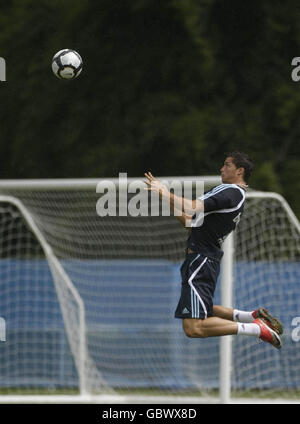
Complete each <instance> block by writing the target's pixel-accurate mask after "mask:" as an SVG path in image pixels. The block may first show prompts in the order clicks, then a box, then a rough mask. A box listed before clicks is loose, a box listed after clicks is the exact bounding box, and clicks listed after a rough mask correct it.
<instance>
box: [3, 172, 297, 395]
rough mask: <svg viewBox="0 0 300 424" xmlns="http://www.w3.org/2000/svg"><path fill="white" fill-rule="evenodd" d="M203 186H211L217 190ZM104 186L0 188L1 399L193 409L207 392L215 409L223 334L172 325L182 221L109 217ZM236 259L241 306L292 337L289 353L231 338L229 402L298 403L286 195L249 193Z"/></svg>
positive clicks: (70, 183) (10, 184)
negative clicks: (260, 310)
mask: <svg viewBox="0 0 300 424" xmlns="http://www.w3.org/2000/svg"><path fill="white" fill-rule="evenodd" d="M177 179H178V177H177ZM183 179H188V177H183V178H182V180H183ZM198 179H199V180H201V177H198ZM202 179H204V181H205V186H206V189H207V188H209V187H210V186H212V185H217V184H218V183H219V182H220V181H219V179H218V178H217V177H215V178H205V177H202ZM178 180H180V179H178ZM111 182H112V183H113V184H117V181H116V180H111ZM96 186H97V181H95V180H79V181H78V180H66V181H63V180H58V181H57V180H53V181H47V180H45V181H43V180H41V181H6V182H5V181H3V182H1V184H0V276H1V279H0V291H1V296H0V315H1V317H2V318H3V319H4V320H5V324H6V334H5V340H2V341H1V342H0V353H1V359H2V360H1V363H0V395H3V396H2V397H5V396H6V399H7V396H8V395H9V396H15V397H16V398H17V396H25V395H28V394H32V395H53V394H55V395H62V394H65V395H69V396H74V399H75V398H76V397H78V396H79V395H81V396H99V395H100V396H109V399H112V398H113V397H115V396H116V397H118V396H122V399H123V400H124V399H125V400H126V399H131V400H134V399H136V398H138V397H144V398H145V399H146V398H147V397H150V396H155V397H156V399H158V397H160V398H162V397H163V396H167V397H171V398H172V399H176V398H177V399H180V401H182V402H184V400H187V399H189V400H190V399H191V398H193V399H195V401H201V397H202V398H203V396H207V395H208V394H209V395H210V396H212V397H214V399H215V400H216V401H218V399H219V389H220V386H221V385H222V384H224V382H222V381H220V375H222V373H221V370H220V358H221V356H222V348H221V349H220V338H208V339H188V338H187V337H186V336H185V335H184V333H183V331H182V328H181V321H180V320H176V319H174V311H175V308H176V305H177V301H178V298H179V295H180V266H181V263H182V261H183V259H184V255H185V243H186V238H187V232H186V230H185V229H184V228H183V227H182V226H181V225H180V224H179V223H178V222H177V220H176V219H175V218H174V217H167V216H120V214H118V213H117V214H116V216H99V214H98V213H97V209H96V205H97V202H98V201H99V198H100V194H99V193H97V190H96ZM116 194H118V188H117V190H116ZM130 196H132V194H131V195H130V194H129V193H128V198H127V201H130V199H131V197H130ZM117 206H118V207H120V204H118V201H117ZM233 251H234V255H232V257H231V258H230V257H229V260H231V261H232V263H231V266H232V269H233V301H234V305H235V307H237V308H238V309H245V310H253V309H255V308H257V307H266V308H268V309H269V310H270V311H271V312H272V313H273V314H275V315H276V316H278V317H279V318H280V320H281V321H282V322H283V325H284V328H285V332H284V335H283V348H282V349H281V351H277V350H276V349H274V348H273V347H272V346H270V345H267V344H266V343H262V344H259V343H258V342H257V339H256V338H252V337H249V338H247V337H240V338H239V337H233V338H232V350H231V363H229V364H227V365H226V364H225V365H223V367H224V366H227V367H230V371H231V373H230V374H229V377H228V378H229V379H230V386H231V393H232V396H235V395H236V396H239V397H240V396H244V395H246V396H252V395H253V396H255V397H262V396H269V395H271V394H272V395H274V393H276V394H277V396H279V397H283V396H286V394H287V393H288V395H289V396H293V394H295V393H297V390H300V383H299V382H300V365H299V364H300V351H299V345H298V344H297V342H298V341H299V340H300V328H299V329H297V325H298V326H300V318H299V321H297V316H298V315H300V312H299V311H300V286H299V284H298V282H299V281H300V269H299V258H300V231H299V222H298V220H297V219H296V217H295V216H294V214H293V212H292V211H291V210H290V208H289V206H288V205H287V204H286V202H285V201H284V199H283V198H282V197H281V196H279V195H276V194H270V193H258V192H255V191H252V192H249V193H248V194H247V202H246V207H245V212H244V215H243V217H242V219H241V222H240V223H239V226H238V229H237V231H236V233H235V237H234V250H233ZM224 266H226V264H224V263H223V267H224ZM221 284H222V283H221V281H220V282H219V283H218V285H217V289H216V294H215V303H216V304H217V303H219V304H220V303H221V300H222V299H221V290H220V288H221ZM225 383H226V382H225ZM227 383H228V382H227ZM157 396H158V397H157ZM0 397H1V396H0ZM104 399H105V398H104Z"/></svg>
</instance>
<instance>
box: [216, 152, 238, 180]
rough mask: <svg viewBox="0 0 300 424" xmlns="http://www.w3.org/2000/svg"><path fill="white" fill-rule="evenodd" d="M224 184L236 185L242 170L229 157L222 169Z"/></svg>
mask: <svg viewBox="0 0 300 424" xmlns="http://www.w3.org/2000/svg"><path fill="white" fill-rule="evenodd" d="M220 172H221V177H222V182H223V183H225V184H233V183H235V182H236V181H237V180H238V178H239V175H240V169H238V168H237V167H236V166H235V164H234V163H233V161H232V158H231V157H228V158H226V159H225V161H224V165H223V166H222V168H221V169H220Z"/></svg>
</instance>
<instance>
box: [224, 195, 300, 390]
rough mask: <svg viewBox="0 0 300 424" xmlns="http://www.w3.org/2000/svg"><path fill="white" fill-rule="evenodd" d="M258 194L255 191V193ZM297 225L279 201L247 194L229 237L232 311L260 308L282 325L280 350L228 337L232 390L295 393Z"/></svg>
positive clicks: (299, 376) (298, 354) (299, 289)
mask: <svg viewBox="0 0 300 424" xmlns="http://www.w3.org/2000/svg"><path fill="white" fill-rule="evenodd" d="M260 194H261V193H260ZM299 228H300V227H299V222H298V221H297V219H296V218H295V217H294V216H293V214H292V212H291V211H290V210H289V208H288V206H287V205H286V204H285V202H284V200H283V199H282V198H280V197H279V196H276V195H268V194H267V193H265V194H261V195H260V196H259V193H258V194H257V195H255V193H251V194H250V195H249V196H248V198H247V206H246V212H245V214H244V216H243V218H242V219H241V222H240V224H239V226H238V229H237V231H236V234H235V261H236V263H235V279H234V303H235V305H236V306H237V308H238V309H242V310H253V309H255V308H257V307H266V308H267V309H269V311H270V312H271V313H272V314H273V315H275V316H277V317H279V318H280V320H281V321H282V323H283V325H284V334H283V337H282V340H283V347H282V349H281V350H280V351H277V350H276V349H274V348H273V347H272V346H271V345H268V344H265V343H261V344H257V343H256V341H255V340H253V339H252V338H240V337H235V338H234V344H233V367H232V388H233V389H236V390H237V391H238V390H241V389H249V390H252V391H253V393H254V395H258V394H259V393H264V394H265V395H266V394H268V393H269V394H270V392H274V391H277V392H282V393H283V394H287V395H289V394H290V393H292V392H293V390H295V389H298V390H299V389H300V383H299V382H300V366H299V364H300V350H299V345H298V344H297V342H296V341H295V340H293V337H292V334H291V333H292V330H293V327H292V320H293V318H294V317H296V316H299V314H300V285H299V281H300V264H299V259H300V232H299Z"/></svg>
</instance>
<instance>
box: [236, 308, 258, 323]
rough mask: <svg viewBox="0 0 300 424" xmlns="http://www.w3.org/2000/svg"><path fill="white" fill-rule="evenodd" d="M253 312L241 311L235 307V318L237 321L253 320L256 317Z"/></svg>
mask: <svg viewBox="0 0 300 424" xmlns="http://www.w3.org/2000/svg"><path fill="white" fill-rule="evenodd" d="M252 312H253V311H252ZM252 312H248V311H239V310H238V309H234V310H233V320H234V321H236V322H253V321H254V319H255V318H253V315H252Z"/></svg>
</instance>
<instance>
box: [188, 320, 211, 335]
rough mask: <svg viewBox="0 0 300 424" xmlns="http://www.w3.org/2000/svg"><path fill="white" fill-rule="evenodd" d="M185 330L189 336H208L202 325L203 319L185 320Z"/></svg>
mask: <svg viewBox="0 0 300 424" xmlns="http://www.w3.org/2000/svg"><path fill="white" fill-rule="evenodd" d="M183 331H184V333H185V335H186V336H187V337H189V338H204V337H207V336H206V334H205V331H204V329H203V326H202V321H201V320H196V319H195V320H189V321H185V320H184V322H183Z"/></svg>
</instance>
